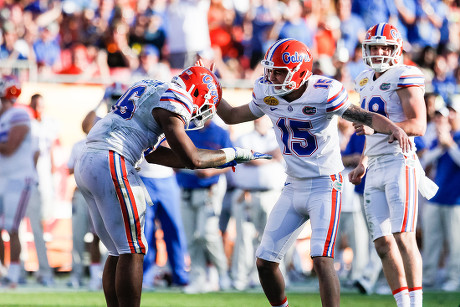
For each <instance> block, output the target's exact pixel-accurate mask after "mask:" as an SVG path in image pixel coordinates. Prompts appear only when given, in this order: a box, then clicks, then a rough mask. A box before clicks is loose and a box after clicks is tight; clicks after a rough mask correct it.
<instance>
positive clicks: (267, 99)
mask: <svg viewBox="0 0 460 307" xmlns="http://www.w3.org/2000/svg"><path fill="white" fill-rule="evenodd" d="M264 102H265V103H266V104H268V105H269V106H277V105H278V104H279V103H280V102H279V101H278V99H276V98H275V97H273V96H267V97H265V98H264Z"/></svg>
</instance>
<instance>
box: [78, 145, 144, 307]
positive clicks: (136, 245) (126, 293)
mask: <svg viewBox="0 0 460 307" xmlns="http://www.w3.org/2000/svg"><path fill="white" fill-rule="evenodd" d="M75 179H76V181H77V184H78V186H79V187H80V188H81V191H82V193H83V195H84V196H85V199H86V200H87V203H88V207H89V209H90V215H91V220H92V222H93V226H94V228H95V230H96V232H97V234H98V236H99V238H100V239H101V241H102V242H103V243H104V245H105V246H106V247H107V249H108V251H109V255H110V256H109V258H108V259H107V262H106V265H105V267H104V273H103V287H104V293H105V294H106V300H107V303H108V304H109V303H112V302H115V301H118V303H119V305H120V306H128V304H129V306H134V307H135V306H139V304H140V293H141V291H142V275H143V274H142V262H143V255H144V254H145V253H146V252H147V248H148V246H147V243H146V239H145V236H144V233H143V231H144V222H145V221H144V217H145V210H146V199H145V195H144V188H143V186H142V182H141V179H140V178H139V176H138V175H137V171H136V170H135V169H134V166H133V165H131V164H129V163H128V162H126V161H125V159H124V158H123V157H121V156H119V155H118V154H117V153H115V152H109V153H106V152H92V153H91V154H90V155H88V154H83V155H82V157H81V159H80V160H79V162H77V165H76V169H75ZM127 254H128V255H127ZM122 255H123V257H122ZM118 257H119V258H118ZM117 258H118V259H117ZM128 269H129V270H130V271H129V272H128V271H127V270H128ZM119 270H120V271H119ZM113 289H115V291H113ZM114 292H115V293H116V296H114ZM127 301H130V303H128V302H127Z"/></svg>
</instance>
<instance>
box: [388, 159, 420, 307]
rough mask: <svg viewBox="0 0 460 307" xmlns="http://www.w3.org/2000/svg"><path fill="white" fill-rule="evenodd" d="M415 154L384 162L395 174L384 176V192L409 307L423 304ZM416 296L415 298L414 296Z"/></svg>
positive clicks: (417, 176) (390, 172)
mask: <svg viewBox="0 0 460 307" xmlns="http://www.w3.org/2000/svg"><path fill="white" fill-rule="evenodd" d="M416 159H417V157H416V155H415V154H413V156H411V157H406V156H402V155H399V156H397V157H396V159H393V160H390V161H388V162H387V163H386V165H387V166H388V167H387V168H388V169H390V170H394V171H388V172H386V173H385V193H386V198H387V202H388V204H389V207H390V220H391V229H392V232H393V234H394V238H395V240H396V243H397V245H398V249H399V252H400V255H401V259H402V261H403V264H404V271H405V275H406V282H407V286H408V288H409V292H410V294H411V297H412V298H411V304H413V305H414V306H421V305H422V256H421V255H420V251H419V249H418V246H417V240H416V236H415V231H416V227H417V217H418V182H419V181H420V180H419V179H420V174H419V173H418V172H417V169H416V168H415V167H414V165H416V162H417V161H416ZM414 295H415V296H414Z"/></svg>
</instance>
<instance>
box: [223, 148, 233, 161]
mask: <svg viewBox="0 0 460 307" xmlns="http://www.w3.org/2000/svg"><path fill="white" fill-rule="evenodd" d="M221 150H222V151H223V152H224V153H225V163H228V162H230V161H233V160H235V157H236V150H235V148H222V149H221Z"/></svg>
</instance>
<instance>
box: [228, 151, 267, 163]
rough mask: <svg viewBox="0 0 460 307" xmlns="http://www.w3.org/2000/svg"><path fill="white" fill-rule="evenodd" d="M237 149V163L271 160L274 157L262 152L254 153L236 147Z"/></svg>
mask: <svg viewBox="0 0 460 307" xmlns="http://www.w3.org/2000/svg"><path fill="white" fill-rule="evenodd" d="M233 149H235V161H236V163H244V162H249V161H252V160H257V159H271V158H272V156H271V155H269V154H263V153H260V152H254V151H252V150H250V149H245V148H239V147H234V148H233Z"/></svg>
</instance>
